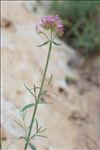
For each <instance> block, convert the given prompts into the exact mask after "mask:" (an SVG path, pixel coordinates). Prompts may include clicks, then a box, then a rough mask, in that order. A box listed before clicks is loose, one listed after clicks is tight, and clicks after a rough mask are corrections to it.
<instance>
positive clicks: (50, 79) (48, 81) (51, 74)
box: [48, 74, 53, 85]
mask: <svg viewBox="0 0 100 150" xmlns="http://www.w3.org/2000/svg"><path fill="white" fill-rule="evenodd" d="M52 78H53V76H52V74H51V76H50V79H49V81H48V85H49V84H50V83H51V81H52Z"/></svg>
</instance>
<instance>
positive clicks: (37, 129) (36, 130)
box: [36, 119, 39, 132]
mask: <svg viewBox="0 0 100 150" xmlns="http://www.w3.org/2000/svg"><path fill="white" fill-rule="evenodd" d="M38 128H39V126H38V121H37V119H36V131H37V132H38Z"/></svg>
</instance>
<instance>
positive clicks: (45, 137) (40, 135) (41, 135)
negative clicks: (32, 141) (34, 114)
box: [36, 134, 47, 138]
mask: <svg viewBox="0 0 100 150" xmlns="http://www.w3.org/2000/svg"><path fill="white" fill-rule="evenodd" d="M36 136H39V137H43V138H47V136H44V135H39V134H37V135H36Z"/></svg>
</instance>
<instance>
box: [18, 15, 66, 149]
mask: <svg viewBox="0 0 100 150" xmlns="http://www.w3.org/2000/svg"><path fill="white" fill-rule="evenodd" d="M63 29H64V28H63V25H62V23H61V20H60V18H59V16H58V15H56V16H46V17H43V18H42V19H41V24H39V25H37V26H36V32H37V34H42V35H44V36H45V37H46V39H47V41H46V42H45V43H43V44H41V45H39V47H41V46H44V45H46V44H48V43H49V51H48V56H47V60H46V65H45V69H44V74H43V78H42V81H41V85H40V87H37V86H35V85H34V87H33V90H32V89H30V88H28V87H27V86H26V85H25V88H26V89H27V90H28V91H29V92H30V94H31V95H32V96H33V97H34V103H31V104H28V105H26V106H24V107H23V108H22V109H21V111H20V112H21V116H22V120H23V122H24V125H23V126H22V125H20V126H21V127H22V128H23V129H24V131H25V136H23V137H21V138H23V139H24V141H25V146H24V150H27V147H28V146H30V148H31V149H32V150H36V147H35V146H34V145H33V144H32V143H31V140H32V139H33V140H34V138H35V137H36V136H40V137H45V136H44V135H42V133H43V132H44V131H45V130H46V129H42V128H41V127H39V124H38V120H37V119H36V112H37V108H38V105H40V104H41V103H44V104H45V102H42V100H41V99H42V97H43V96H44V95H45V94H46V92H47V91H44V90H43V86H44V81H45V76H46V72H47V68H48V63H49V59H50V54H51V49H52V45H53V44H55V45H60V44H58V43H56V42H55V41H54V40H55V38H56V37H57V36H61V35H62V34H63V32H64V30H63ZM45 31H50V38H49V37H48V35H47V34H46V32H45ZM37 89H39V92H38V94H37ZM30 107H34V109H33V114H32V119H31V122H30V125H29V127H26V124H25V114H26V110H27V109H29V108H30ZM33 125H35V127H36V132H35V133H34V134H33V135H32V128H33Z"/></svg>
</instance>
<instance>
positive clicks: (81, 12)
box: [50, 0, 100, 55]
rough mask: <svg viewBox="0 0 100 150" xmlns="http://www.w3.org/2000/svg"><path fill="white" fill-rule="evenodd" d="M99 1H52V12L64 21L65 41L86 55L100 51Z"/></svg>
mask: <svg viewBox="0 0 100 150" xmlns="http://www.w3.org/2000/svg"><path fill="white" fill-rule="evenodd" d="M99 4H100V3H99V2H97V1H94V2H93V1H76V2H75V1H65V0H63V1H57V0H56V1H52V2H51V5H50V12H51V11H52V13H53V14H58V15H59V16H60V17H61V18H62V21H63V24H64V28H65V32H64V37H63V39H64V41H65V42H66V43H68V44H69V45H70V46H72V47H73V48H75V49H77V50H79V51H80V52H81V53H82V54H84V55H93V54H98V53H100V43H99V41H100V33H99V32H100V31H99V13H100V11H99V8H100V5H99Z"/></svg>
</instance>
